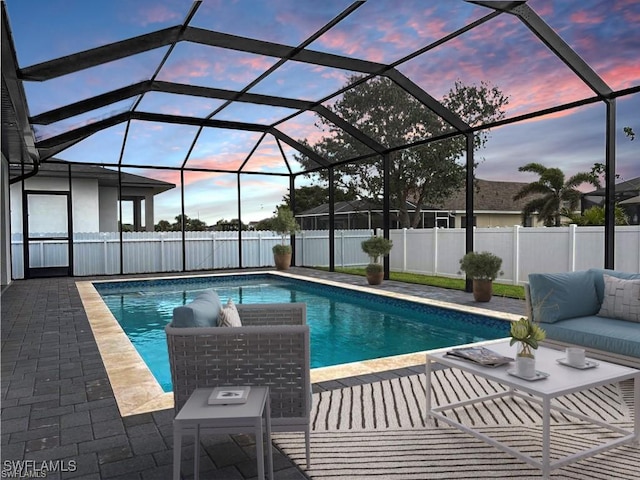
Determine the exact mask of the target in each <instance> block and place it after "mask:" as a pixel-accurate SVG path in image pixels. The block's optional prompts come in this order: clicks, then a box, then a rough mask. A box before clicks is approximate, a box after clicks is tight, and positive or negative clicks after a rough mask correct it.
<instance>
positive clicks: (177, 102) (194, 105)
mask: <svg viewBox="0 0 640 480" xmlns="http://www.w3.org/2000/svg"><path fill="white" fill-rule="evenodd" d="M223 103H224V101H223V100H219V99H217V98H206V97H198V96H191V95H178V94H174V93H165V92H147V93H145V94H144V96H143V97H142V100H141V101H140V104H139V105H138V107H137V108H136V110H137V111H139V112H149V113H162V114H165V115H179V116H184V117H196V118H202V119H204V118H206V117H207V116H208V115H209V114H210V113H211V112H213V111H214V110H216V109H217V108H219V107H220V106H221V105H222V104H223Z"/></svg>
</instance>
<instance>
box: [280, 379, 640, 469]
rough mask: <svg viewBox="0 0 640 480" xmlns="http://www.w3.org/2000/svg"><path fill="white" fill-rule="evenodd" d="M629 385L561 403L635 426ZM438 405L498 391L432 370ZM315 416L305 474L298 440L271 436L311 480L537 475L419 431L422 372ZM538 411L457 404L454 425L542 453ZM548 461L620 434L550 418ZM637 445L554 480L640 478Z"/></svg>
mask: <svg viewBox="0 0 640 480" xmlns="http://www.w3.org/2000/svg"><path fill="white" fill-rule="evenodd" d="M632 386H633V384H632V383H631V382H625V383H624V384H622V385H620V386H618V385H608V386H605V387H601V388H597V389H593V390H591V391H587V392H584V393H580V394H574V395H568V396H566V397H563V398H562V399H561V403H562V404H564V405H565V406H567V407H569V408H571V409H572V410H574V409H575V410H576V411H579V412H582V413H583V414H586V415H589V416H591V417H593V418H599V419H602V420H604V421H607V422H611V423H613V424H616V425H620V426H625V427H631V425H632V416H631V411H630V408H629V405H630V404H631V399H632V394H633V392H632ZM433 387H434V390H435V394H434V401H435V403H437V404H444V403H450V402H453V401H458V400H464V399H467V398H469V396H473V397H477V396H479V395H481V394H485V393H492V392H495V391H500V390H503V387H501V386H500V385H497V384H495V383H493V382H488V381H486V380H484V379H481V378H478V377H475V376H474V375H471V374H468V373H465V372H462V371H460V370H456V369H453V370H450V369H446V370H439V371H436V372H434V382H433ZM313 405H314V406H313V410H312V413H311V422H312V433H311V468H310V469H308V470H307V469H305V461H304V458H305V449H304V438H303V435H300V434H297V433H277V434H274V442H275V444H276V445H277V446H278V447H279V448H280V449H281V450H282V451H283V452H284V453H285V454H287V455H288V456H289V457H290V458H291V459H292V460H293V461H294V462H296V464H297V465H299V466H300V468H301V469H302V470H303V471H305V472H306V473H307V475H309V477H310V478H312V479H380V480H382V479H389V480H404V479H407V480H411V479H421V480H422V479H425V480H426V479H432V478H433V479H440V478H442V479H454V478H456V479H458V478H463V479H464V478H468V479H473V480H479V479H484V478H518V479H526V478H541V475H540V472H539V470H538V469H536V468H534V467H531V466H529V465H528V464H527V463H525V462H523V461H521V460H518V459H516V458H515V457H513V456H511V455H509V454H507V453H504V452H502V451H501V450H498V449H497V448H494V447H492V446H491V445H488V444H486V443H484V442H483V441H481V440H478V439H476V438H475V437H472V436H471V435H468V434H465V433H463V432H460V431H459V430H457V429H455V428H453V427H450V426H448V425H442V424H441V423H440V425H437V426H436V428H430V429H429V428H426V427H425V425H424V410H425V381H424V375H413V376H408V377H401V378H396V379H392V380H385V381H382V382H377V383H373V384H365V385H359V386H354V387H347V388H344V389H340V390H333V391H327V392H322V393H319V394H314V403H313ZM539 411H540V409H539V406H538V405H537V404H535V403H531V402H528V401H526V400H522V399H518V398H510V397H505V398H500V399H496V400H491V401H488V402H485V403H484V404H480V405H473V406H468V407H465V408H458V409H456V411H455V412H453V413H449V412H448V413H447V414H448V415H449V416H451V415H453V416H454V417H455V418H456V420H458V421H460V422H462V423H465V424H469V425H473V426H474V427H475V428H477V429H478V430H480V431H482V432H484V433H486V434H488V435H490V436H492V437H494V438H496V439H498V440H500V441H502V442H504V443H507V444H509V445H511V446H513V447H515V448H518V449H520V450H521V451H523V452H524V453H529V454H533V455H534V457H535V456H536V455H538V457H540V455H539V452H541V444H542V431H541V428H540V425H541V422H540V419H541V417H540V414H539ZM552 421H553V423H554V427H553V428H552V442H551V445H552V448H551V454H552V457H554V458H560V457H564V456H566V455H568V454H570V453H573V452H576V451H580V450H583V449H586V448H589V447H592V446H595V445H598V444H599V443H600V442H599V441H600V440H602V439H603V438H612V437H615V436H617V434H615V433H610V432H609V431H608V430H605V429H602V428H600V427H596V426H592V425H587V424H585V423H582V422H578V421H576V419H574V418H572V417H569V418H567V417H565V416H564V415H562V414H557V413H555V414H554V416H553V419H552ZM639 472H640V448H638V447H637V446H632V445H627V446H622V447H618V448H615V449H613V450H611V451H609V452H604V453H600V454H599V455H597V456H595V457H592V458H588V459H584V460H581V461H579V462H577V463H575V464H572V465H569V466H566V467H563V468H560V469H558V470H554V472H553V475H552V477H551V478H554V479H561V478H567V479H580V480H582V479H585V478H593V479H602V480H605V479H606V480H609V479H625V480H627V479H629V480H630V479H637V478H640V476H639Z"/></svg>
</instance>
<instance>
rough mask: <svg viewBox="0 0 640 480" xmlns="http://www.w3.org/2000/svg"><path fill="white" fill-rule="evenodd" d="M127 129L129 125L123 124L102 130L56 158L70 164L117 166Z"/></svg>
mask: <svg viewBox="0 0 640 480" xmlns="http://www.w3.org/2000/svg"><path fill="white" fill-rule="evenodd" d="M126 128H127V124H126V123H125V122H123V123H119V124H118V125H115V126H113V127H110V128H106V129H104V130H100V131H99V132H96V133H94V134H93V135H91V136H89V137H88V138H86V139H84V140H83V141H82V142H79V143H76V144H75V145H72V146H70V147H69V148H66V149H65V150H63V151H62V152H60V153H59V154H57V155H55V157H56V158H61V159H64V160H67V161H69V162H77V163H95V164H99V165H114V166H117V165H118V163H119V161H120V149H121V147H122V139H123V138H124V136H125V131H126Z"/></svg>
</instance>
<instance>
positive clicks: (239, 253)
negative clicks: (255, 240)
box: [236, 172, 243, 268]
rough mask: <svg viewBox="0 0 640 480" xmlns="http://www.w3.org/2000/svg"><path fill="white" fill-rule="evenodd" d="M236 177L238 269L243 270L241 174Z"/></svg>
mask: <svg viewBox="0 0 640 480" xmlns="http://www.w3.org/2000/svg"><path fill="white" fill-rule="evenodd" d="M236 176H237V182H236V186H237V189H238V267H239V268H242V267H243V265H242V208H241V205H242V195H241V194H240V190H241V188H240V172H238V173H237V174H236Z"/></svg>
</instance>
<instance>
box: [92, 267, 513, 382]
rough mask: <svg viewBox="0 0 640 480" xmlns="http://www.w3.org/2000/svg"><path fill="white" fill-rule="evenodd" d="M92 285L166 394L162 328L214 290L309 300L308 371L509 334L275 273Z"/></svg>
mask: <svg viewBox="0 0 640 480" xmlns="http://www.w3.org/2000/svg"><path fill="white" fill-rule="evenodd" d="M94 286H95V287H96V289H97V290H98V292H99V293H100V295H101V296H102V298H103V300H104V302H105V303H106V305H107V306H108V307H109V309H110V310H111V312H112V313H113V315H114V317H115V318H116V319H117V320H118V322H119V323H120V325H121V326H122V328H123V330H124V331H125V333H126V334H127V335H128V336H129V338H130V339H131V342H132V343H133V345H134V346H135V348H136V349H137V350H138V352H139V353H140V355H141V357H142V358H143V360H144V361H145V362H146V364H147V365H148V367H149V369H150V370H151V372H152V373H153V374H154V376H155V377H156V379H157V380H158V383H160V385H161V386H162V388H163V389H164V390H165V391H167V392H169V391H171V390H172V387H171V374H170V372H169V358H168V352H167V343H166V337H165V333H164V326H165V325H166V324H167V323H169V322H171V317H172V313H173V309H174V308H175V307H177V306H180V305H184V304H185V303H188V302H190V301H191V300H193V299H194V298H195V297H196V296H197V295H198V294H199V293H200V292H201V291H202V290H204V289H206V288H214V289H215V290H216V292H217V293H218V295H219V296H220V300H221V301H222V303H223V304H224V303H226V302H227V299H228V298H231V299H233V301H234V302H235V303H245V304H250V303H282V302H304V303H306V304H307V323H308V324H309V328H310V332H311V367H312V368H317V367H324V366H330V365H338V364H342V363H349V362H355V361H361V360H368V359H374V358H381V357H388V356H392V355H399V354H405V353H413V352H419V351H423V350H429V349H434V348H441V347H448V346H453V345H461V344H465V343H471V342H478V341H482V340H490V339H496V338H502V337H506V336H508V324H507V323H506V322H504V321H502V320H499V319H494V318H491V317H485V316H481V315H476V314H469V313H464V312H460V311H456V310H447V309H444V308H437V307H432V306H428V305H424V304H419V303H415V302H409V301H406V300H399V299H393V298H388V297H381V296H379V295H374V294H368V293H365V292H357V291H353V290H349V289H343V288H338V287H333V286H329V285H322V284H318V283H315V282H306V281H302V280H295V279H291V280H290V279H282V278H281V277H277V276H272V275H267V274H265V275H230V276H216V277H196V278H190V279H184V280H183V279H180V280H175V279H172V280H150V281H135V282H105V283H95V284H94Z"/></svg>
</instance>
